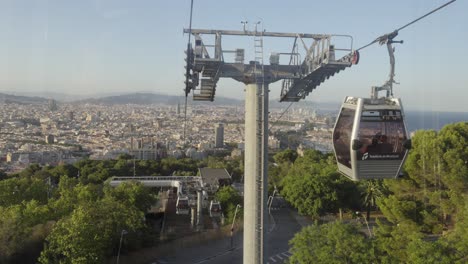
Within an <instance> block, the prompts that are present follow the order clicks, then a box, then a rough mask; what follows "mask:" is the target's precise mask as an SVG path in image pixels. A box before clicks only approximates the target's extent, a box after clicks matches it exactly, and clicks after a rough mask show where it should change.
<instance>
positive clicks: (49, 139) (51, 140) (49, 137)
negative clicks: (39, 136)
mask: <svg viewBox="0 0 468 264" xmlns="http://www.w3.org/2000/svg"><path fill="white" fill-rule="evenodd" d="M54 141H55V137H54V135H47V136H46V137H45V142H46V143H47V144H54Z"/></svg>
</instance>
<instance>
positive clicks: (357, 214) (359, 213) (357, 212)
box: [356, 211, 372, 237]
mask: <svg viewBox="0 0 468 264" xmlns="http://www.w3.org/2000/svg"><path fill="white" fill-rule="evenodd" d="M356 216H357V217H358V218H360V216H361V212H359V211H356ZM361 217H362V218H363V219H364V222H365V223H366V226H367V231H369V237H372V233H371V230H370V228H369V223H368V222H367V219H366V218H365V217H363V216H361Z"/></svg>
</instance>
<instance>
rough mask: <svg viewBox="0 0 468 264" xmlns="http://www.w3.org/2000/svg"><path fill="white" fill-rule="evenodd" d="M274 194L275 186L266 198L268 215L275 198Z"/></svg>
mask: <svg viewBox="0 0 468 264" xmlns="http://www.w3.org/2000/svg"><path fill="white" fill-rule="evenodd" d="M275 194H276V186H275V190H274V191H273V194H272V195H271V196H270V197H268V201H267V204H268V213H269V214H271V205H272V204H273V199H274V198H275Z"/></svg>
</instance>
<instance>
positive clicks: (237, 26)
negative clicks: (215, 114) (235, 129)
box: [0, 0, 468, 112]
mask: <svg viewBox="0 0 468 264" xmlns="http://www.w3.org/2000/svg"><path fill="white" fill-rule="evenodd" d="M442 3H444V1H412V2H407V1H391V2H389V1H360V2H357V3H355V2H345V1H337V0H336V1H321V2H314V1H290V2H288V3H284V2H283V1H255V2H252V1H235V2H225V1H214V0H213V1H195V4H194V15H193V28H209V29H233V30H241V29H242V24H241V23H240V22H241V21H248V22H249V23H248V24H247V28H249V29H251V30H253V25H254V23H255V22H257V21H262V22H263V25H262V28H263V29H265V30H266V31H274V32H298V33H324V34H349V35H352V36H353V37H354V43H353V47H354V48H358V47H361V46H363V45H365V44H367V43H369V42H370V41H372V40H373V39H375V38H376V37H377V36H380V35H382V34H384V33H388V32H391V31H393V30H394V29H396V28H397V27H400V26H402V25H404V24H406V23H407V22H409V21H411V20H412V19H414V18H415V17H418V16H420V15H422V14H423V13H424V12H426V11H427V10H430V9H432V8H435V7H437V6H439V5H441V4H442ZM189 5H190V2H189V1H138V2H136V3H134V2H127V1H91V0H85V1H78V2H76V1H47V2H44V1H3V2H2V3H1V4H0V31H1V32H3V33H2V41H0V56H1V57H2V60H1V61H0V72H1V74H0V91H1V92H6V93H23V94H28V93H29V94H34V95H40V94H41V93H44V94H47V93H49V94H50V93H63V94H70V95H79V96H83V95H86V96H96V95H103V94H104V95H107V94H121V93H131V92H141V91H146V92H154V93H163V94H171V95H182V94H183V88H184V84H183V80H184V77H183V73H184V68H183V66H184V52H183V50H184V49H185V45H186V42H187V35H186V34H185V35H184V34H183V33H182V29H183V28H187V27H188V24H189ZM467 9H468V4H467V3H466V2H464V1H460V2H457V3H456V5H455V6H453V7H450V12H438V13H435V14H433V15H432V16H431V18H430V19H426V20H422V21H421V22H418V24H415V25H414V26H412V27H410V28H407V29H405V30H404V31H402V32H400V34H399V36H398V37H397V40H400V39H401V40H404V44H395V49H396V51H395V56H396V77H395V79H396V80H397V81H398V82H400V83H401V84H400V85H396V86H395V95H396V96H398V97H401V98H402V100H403V103H404V104H405V107H406V108H407V109H416V110H441V111H458V112H463V111H468V106H467V105H468V104H466V102H465V98H468V92H467V89H466V85H467V83H468V76H467V75H466V74H463V70H464V65H462V62H465V61H467V59H468V55H467V53H465V52H463V49H464V46H465V43H466V41H467V40H468V34H466V29H465V26H466V25H467V24H468V18H467V17H466V16H465V15H464V14H463V12H464V11H465V10H467ZM285 10H287V11H285ZM264 43H265V44H264V45H265V56H268V54H270V52H289V51H290V49H291V46H292V44H291V43H290V41H277V40H274V39H269V38H266V39H265V42H264ZM234 48H244V49H245V50H246V60H253V55H252V53H253V40H252V39H249V38H245V39H243V40H239V38H229V37H226V38H224V41H223V49H234ZM266 59H267V58H266ZM388 68H389V65H388V55H387V51H386V48H385V47H382V46H378V45H374V46H371V47H369V48H367V49H365V50H363V51H362V52H361V60H360V62H359V64H358V65H355V66H353V67H352V68H351V69H349V70H346V71H344V72H343V73H340V74H339V75H338V76H336V77H334V78H332V79H330V80H329V81H327V82H325V83H323V84H322V85H320V86H319V87H318V88H317V89H316V90H314V91H313V92H312V93H311V94H310V95H309V97H308V100H313V101H334V102H339V101H341V100H342V99H343V98H344V96H346V95H356V96H368V94H369V91H370V87H371V86H375V85H381V84H382V83H383V82H384V81H385V80H386V79H387V78H388ZM243 88H244V86H243V84H242V83H238V82H235V81H232V80H227V79H222V80H220V82H219V84H218V88H217V90H218V91H217V95H220V96H225V97H231V98H237V99H243V96H244V92H243ZM271 90H272V93H271V98H278V97H279V92H280V82H277V83H275V84H273V85H272V86H271Z"/></svg>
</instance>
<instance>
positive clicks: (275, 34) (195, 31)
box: [184, 28, 331, 40]
mask: <svg viewBox="0 0 468 264" xmlns="http://www.w3.org/2000/svg"><path fill="white" fill-rule="evenodd" d="M190 32H191V33H192V34H194V35H197V34H206V35H218V34H220V35H231V36H263V37H280V38H281V37H282V38H296V37H300V38H312V39H316V40H318V39H324V38H328V37H330V36H331V35H328V34H308V33H280V32H267V31H249V30H245V31H243V30H219V29H192V30H189V29H187V28H184V33H190Z"/></svg>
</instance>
